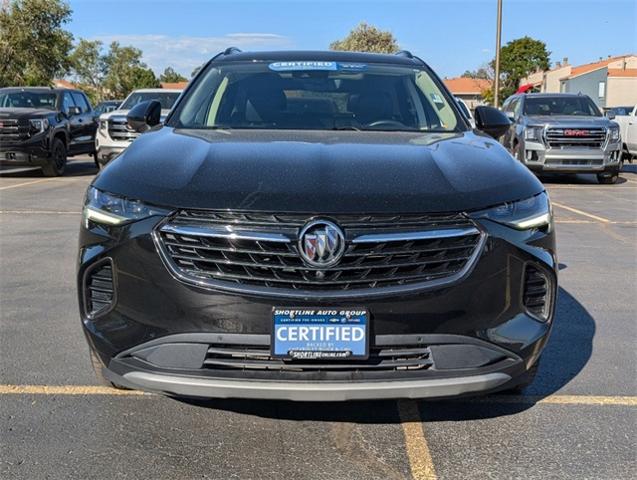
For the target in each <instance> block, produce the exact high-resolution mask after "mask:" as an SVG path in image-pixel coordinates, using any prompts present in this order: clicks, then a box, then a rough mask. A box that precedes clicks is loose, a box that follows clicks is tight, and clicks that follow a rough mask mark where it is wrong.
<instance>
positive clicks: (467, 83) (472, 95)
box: [444, 77, 491, 110]
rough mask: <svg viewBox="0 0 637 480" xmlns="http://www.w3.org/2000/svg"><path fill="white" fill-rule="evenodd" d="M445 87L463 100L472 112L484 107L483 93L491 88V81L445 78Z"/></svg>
mask: <svg viewBox="0 0 637 480" xmlns="http://www.w3.org/2000/svg"><path fill="white" fill-rule="evenodd" d="M444 82H445V85H446V86H447V88H448V89H449V90H450V91H451V93H453V94H454V95H455V96H456V97H458V98H461V99H462V100H464V102H465V103H466V104H467V107H469V108H470V109H471V110H473V109H474V108H476V107H477V106H479V105H484V103H485V102H484V98H483V95H482V94H483V92H484V91H485V90H488V89H489V88H491V81H490V80H484V79H482V78H469V77H456V78H445V79H444Z"/></svg>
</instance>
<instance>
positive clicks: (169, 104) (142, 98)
mask: <svg viewBox="0 0 637 480" xmlns="http://www.w3.org/2000/svg"><path fill="white" fill-rule="evenodd" d="M177 97H179V92H133V93H131V94H130V95H129V96H128V98H127V99H126V101H125V102H124V103H123V104H122V106H121V107H120V108H121V109H122V110H130V109H131V108H133V107H134V106H135V105H137V104H138V103H142V102H147V101H149V100H157V101H158V102H159V103H161V109H162V110H170V109H171V108H173V105H174V103H175V100H177Z"/></svg>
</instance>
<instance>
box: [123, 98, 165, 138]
mask: <svg viewBox="0 0 637 480" xmlns="http://www.w3.org/2000/svg"><path fill="white" fill-rule="evenodd" d="M126 121H127V122H128V126H129V127H130V128H132V129H133V130H135V131H136V132H139V133H144V132H145V131H146V130H148V129H150V128H151V127H154V126H155V125H159V122H160V121H161V103H159V102H158V101H157V100H149V101H147V102H141V103H138V104H137V105H135V106H134V107H133V108H131V109H130V111H129V112H128V115H126Z"/></svg>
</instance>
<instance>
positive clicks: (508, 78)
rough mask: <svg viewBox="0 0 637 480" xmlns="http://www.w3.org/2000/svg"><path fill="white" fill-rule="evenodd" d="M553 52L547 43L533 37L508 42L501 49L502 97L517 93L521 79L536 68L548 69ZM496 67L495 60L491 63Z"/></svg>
mask: <svg viewBox="0 0 637 480" xmlns="http://www.w3.org/2000/svg"><path fill="white" fill-rule="evenodd" d="M550 55H551V52H549V51H548V50H547V49H546V44H545V43H544V42H542V41H540V40H535V39H534V38H531V37H522V38H517V39H515V40H512V41H510V42H509V43H507V44H506V45H505V46H504V47H502V49H501V50H500V85H501V87H500V98H502V99H505V98H507V97H508V96H510V95H512V94H514V93H515V91H516V90H517V89H518V87H519V84H520V80H521V79H522V78H524V77H526V76H527V75H528V74H529V73H532V72H535V71H536V70H548V68H549V66H550V62H549V56H550ZM491 65H492V67H493V68H494V65H495V61H493V62H492V63H491Z"/></svg>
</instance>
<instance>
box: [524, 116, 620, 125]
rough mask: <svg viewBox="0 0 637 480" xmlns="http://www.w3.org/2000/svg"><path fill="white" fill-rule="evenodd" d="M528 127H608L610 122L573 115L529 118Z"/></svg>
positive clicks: (599, 118) (601, 118) (603, 119)
mask: <svg viewBox="0 0 637 480" xmlns="http://www.w3.org/2000/svg"><path fill="white" fill-rule="evenodd" d="M528 118H529V121H528V123H529V124H530V125H540V124H541V125H559V126H568V127H575V128H589V127H608V126H609V125H610V124H611V121H610V120H609V119H608V118H606V117H578V116H575V115H537V116H529V117H528Z"/></svg>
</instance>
